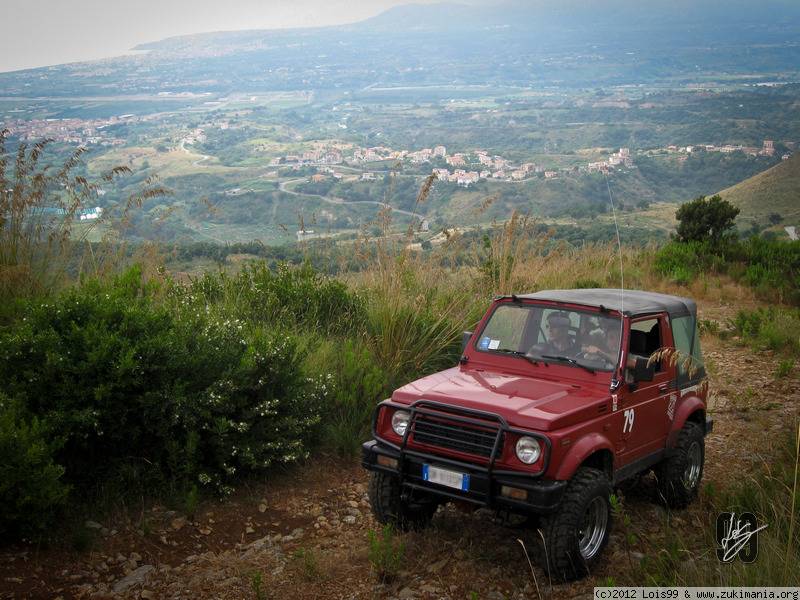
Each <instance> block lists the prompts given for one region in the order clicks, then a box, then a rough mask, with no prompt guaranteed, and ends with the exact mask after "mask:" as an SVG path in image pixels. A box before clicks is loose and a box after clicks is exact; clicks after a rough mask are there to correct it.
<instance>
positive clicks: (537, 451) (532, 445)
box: [517, 437, 542, 465]
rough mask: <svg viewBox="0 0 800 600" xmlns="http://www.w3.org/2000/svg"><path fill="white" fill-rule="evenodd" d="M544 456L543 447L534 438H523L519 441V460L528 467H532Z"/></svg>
mask: <svg viewBox="0 0 800 600" xmlns="http://www.w3.org/2000/svg"><path fill="white" fill-rule="evenodd" d="M541 455H542V447H541V445H539V442H538V441H537V440H536V439H534V438H532V437H521V438H519V440H518V441H517V458H518V459H520V460H521V461H522V462H524V463H525V464H526V465H532V464H533V463H535V462H536V461H537V460H539V457H540V456H541Z"/></svg>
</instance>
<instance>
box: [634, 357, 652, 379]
mask: <svg viewBox="0 0 800 600" xmlns="http://www.w3.org/2000/svg"><path fill="white" fill-rule="evenodd" d="M655 370H656V368H655V366H654V365H650V366H648V365H647V359H646V358H643V357H641V356H637V357H636V366H635V367H634V368H633V381H634V383H638V382H640V381H653V375H654V374H655Z"/></svg>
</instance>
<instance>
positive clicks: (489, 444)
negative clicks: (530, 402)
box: [412, 415, 503, 458]
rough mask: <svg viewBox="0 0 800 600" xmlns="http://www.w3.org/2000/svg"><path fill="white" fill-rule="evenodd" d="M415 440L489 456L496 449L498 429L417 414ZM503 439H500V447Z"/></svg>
mask: <svg viewBox="0 0 800 600" xmlns="http://www.w3.org/2000/svg"><path fill="white" fill-rule="evenodd" d="M412 431H413V433H414V441H415V442H419V443H421V444H427V445H429V446H436V447H438V448H447V449H448V450H456V451H458V452H465V453H467V454H474V455H477V456H482V457H484V458H489V457H491V455H492V450H493V449H494V442H495V439H496V438H497V429H496V428H495V429H493V428H491V427H480V426H478V425H472V424H465V423H458V422H453V421H449V420H447V419H445V418H439V417H432V416H429V415H417V417H416V418H415V420H414V424H413V430H412ZM502 444H503V441H502V437H501V439H500V446H499V447H500V448H502V447H503V446H502Z"/></svg>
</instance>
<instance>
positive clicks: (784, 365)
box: [775, 360, 794, 378]
mask: <svg viewBox="0 0 800 600" xmlns="http://www.w3.org/2000/svg"><path fill="white" fill-rule="evenodd" d="M793 370H794V361H793V360H782V361H781V362H779V363H778V368H777V369H775V376H776V377H778V378H782V377H788V376H789V375H791V374H792V371H793Z"/></svg>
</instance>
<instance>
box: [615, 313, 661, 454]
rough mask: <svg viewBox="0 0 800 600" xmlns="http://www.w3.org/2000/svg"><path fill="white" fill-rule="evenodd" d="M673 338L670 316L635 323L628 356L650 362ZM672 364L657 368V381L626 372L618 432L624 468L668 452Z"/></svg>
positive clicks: (654, 371) (621, 394) (629, 371)
mask: <svg viewBox="0 0 800 600" xmlns="http://www.w3.org/2000/svg"><path fill="white" fill-rule="evenodd" d="M671 344H672V336H671V334H670V331H669V323H668V320H667V317H666V315H663V314H662V315H654V316H647V317H642V318H637V319H633V320H632V321H631V326H630V334H629V337H628V348H627V353H628V354H627V356H628V357H629V358H634V359H636V358H644V359H648V358H650V356H651V355H652V354H653V353H654V352H656V351H657V350H659V349H661V348H664V347H666V346H670V345H671ZM668 362H669V361H667V360H661V361H656V362H655V363H654V364H653V380H652V381H638V382H634V381H633V377H632V370H631V369H626V383H625V385H624V386H623V388H622V391H621V393H620V394H619V405H618V408H617V412H621V413H622V419H621V423H620V420H619V418H617V419H615V424H616V425H617V426H618V427H619V426H620V425H621V431H619V432H618V435H619V437H618V438H617V439H618V446H617V450H618V455H619V457H620V464H621V465H626V464H629V463H631V462H633V461H635V460H637V459H640V458H644V457H646V456H648V455H649V454H652V453H654V452H657V451H659V450H661V449H663V448H664V445H665V443H666V438H667V433H668V430H669V426H668V423H669V421H668V419H667V410H668V407H669V398H670V394H673V395H674V390H672V389H671V388H670V382H671V381H672V380H673V378H674V371H675V367H674V366H672V367H671V366H670V365H669V364H668Z"/></svg>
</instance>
